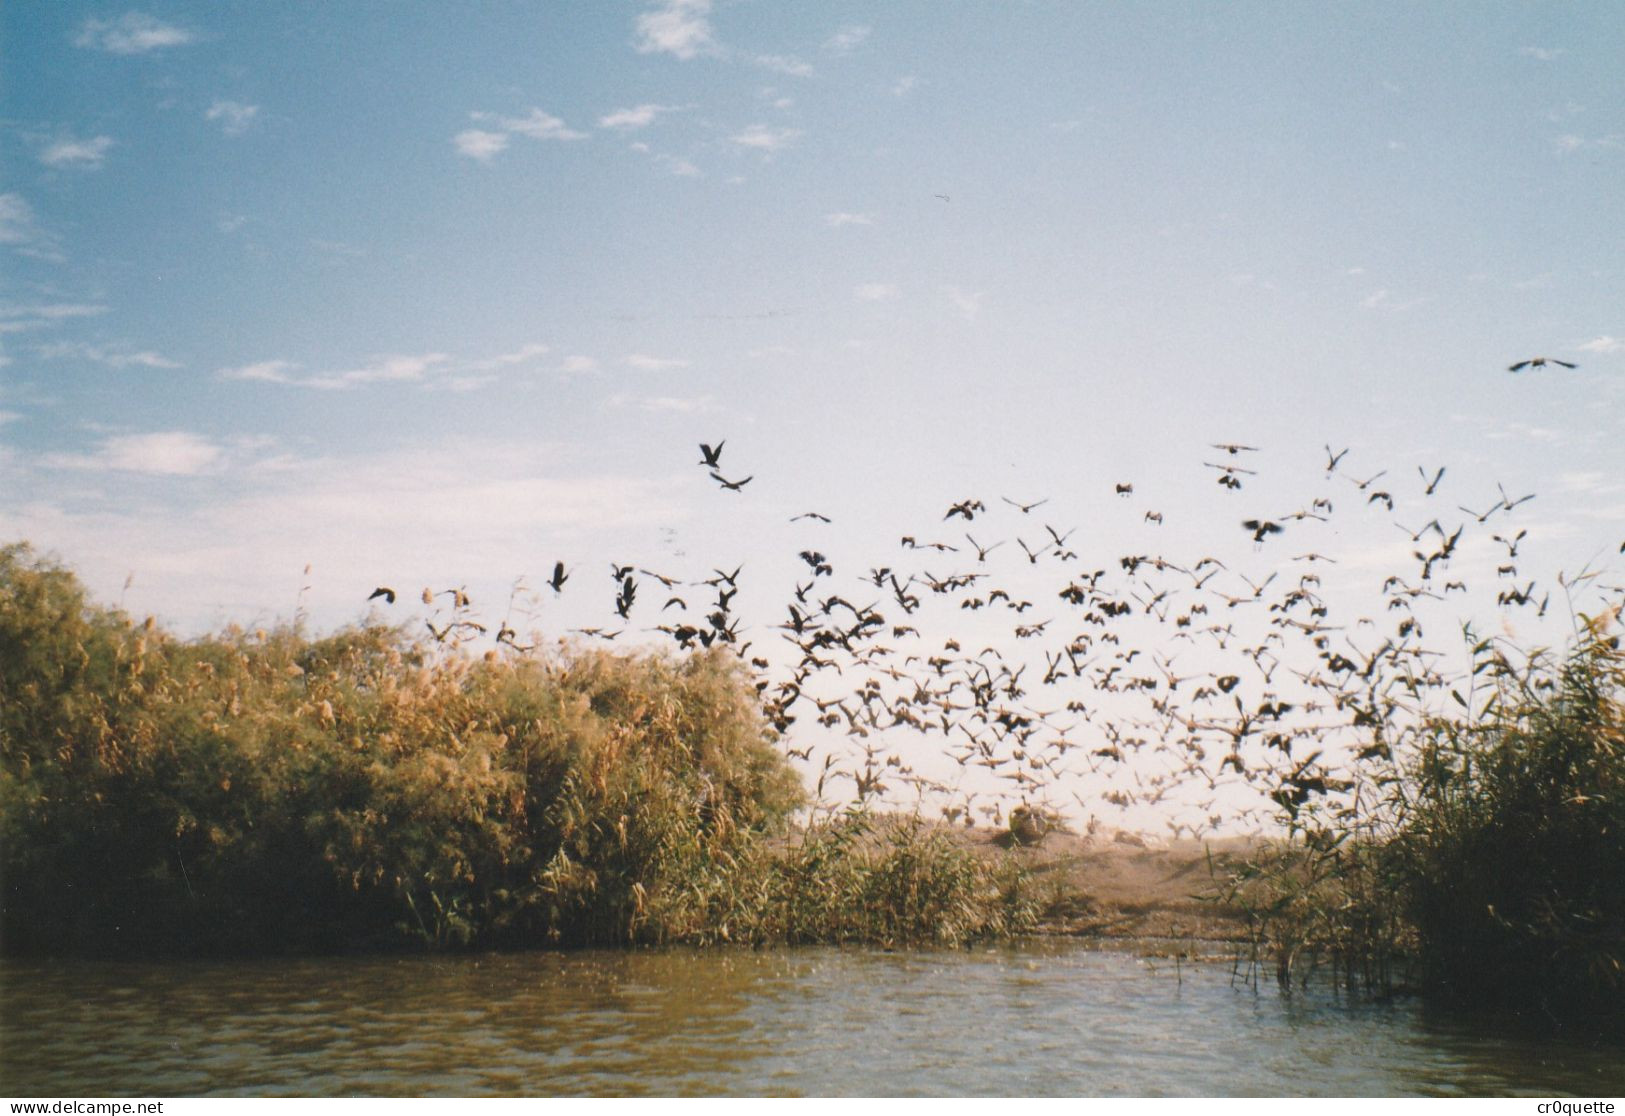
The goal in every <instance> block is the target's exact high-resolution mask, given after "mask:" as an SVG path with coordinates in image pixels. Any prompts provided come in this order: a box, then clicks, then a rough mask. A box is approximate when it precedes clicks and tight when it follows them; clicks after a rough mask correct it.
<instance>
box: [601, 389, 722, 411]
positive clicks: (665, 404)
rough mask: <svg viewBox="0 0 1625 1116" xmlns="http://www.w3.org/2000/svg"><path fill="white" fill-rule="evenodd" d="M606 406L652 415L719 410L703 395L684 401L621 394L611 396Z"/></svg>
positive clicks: (606, 401) (674, 398)
mask: <svg viewBox="0 0 1625 1116" xmlns="http://www.w3.org/2000/svg"><path fill="white" fill-rule="evenodd" d="M605 404H606V405H607V406H610V407H635V408H637V409H638V410H640V411H648V412H650V413H651V414H676V415H698V414H704V413H706V412H708V411H714V410H716V409H717V408H716V404H715V403H714V402H713V401H712V400H711V398H710V397H709V396H703V395H702V396H698V397H695V398H691V399H683V398H678V397H676V396H671V395H631V394H629V393H626V392H620V393H617V394H615V395H612V396H610V397H609V398H608V399H607V400H605Z"/></svg>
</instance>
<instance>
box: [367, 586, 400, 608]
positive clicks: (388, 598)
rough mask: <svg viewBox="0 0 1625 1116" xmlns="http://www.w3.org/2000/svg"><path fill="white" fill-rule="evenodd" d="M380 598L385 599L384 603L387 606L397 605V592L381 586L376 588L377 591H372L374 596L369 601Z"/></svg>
mask: <svg viewBox="0 0 1625 1116" xmlns="http://www.w3.org/2000/svg"><path fill="white" fill-rule="evenodd" d="M379 597H382V598H384V603H385V604H394V603H395V590H393V589H387V588H385V587H384V586H382V585H380V586H379V587H378V588H376V589H374V590H373V591H372V595H371V596H369V597H368V598H367V599H368V600H369V601H376V600H377V599H378V598H379Z"/></svg>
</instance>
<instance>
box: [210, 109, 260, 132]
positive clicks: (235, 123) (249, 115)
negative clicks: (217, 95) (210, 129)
mask: <svg viewBox="0 0 1625 1116" xmlns="http://www.w3.org/2000/svg"><path fill="white" fill-rule="evenodd" d="M259 112H260V106H258V105H245V104H243V103H242V102H241V101H216V102H215V103H214V104H212V105H210V106H209V111H208V112H206V113H204V114H203V118H204V119H205V120H218V121H219V122H220V130H221V131H222V132H224V133H225V134H226V135H228V136H240V135H242V134H243V133H244V132H246V131H248V129H249V127H250V126H251V125H252V124H253V123H254V118H255V117H256V116H258V115H259Z"/></svg>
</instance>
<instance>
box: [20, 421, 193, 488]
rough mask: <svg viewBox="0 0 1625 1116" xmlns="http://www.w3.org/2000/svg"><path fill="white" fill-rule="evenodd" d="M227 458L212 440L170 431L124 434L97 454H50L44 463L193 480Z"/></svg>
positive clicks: (49, 465)
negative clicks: (190, 478)
mask: <svg viewBox="0 0 1625 1116" xmlns="http://www.w3.org/2000/svg"><path fill="white" fill-rule="evenodd" d="M224 458H225V450H224V449H223V448H222V447H221V446H219V445H218V444H216V443H214V442H212V441H210V440H209V439H207V438H204V437H201V436H200V435H197V434H189V433H187V432H186V431H183V430H171V431H165V432H163V433H157V434H121V435H118V436H116V437H112V438H107V439H104V440H103V441H102V444H101V448H100V449H98V450H97V451H96V452H95V453H92V454H83V455H81V454H48V455H47V456H46V457H45V458H44V463H45V464H46V465H47V466H48V467H51V468H57V469H87V470H94V471H107V470H111V471H114V472H121V473H147V474H149V475H152V476H164V477H192V476H198V475H200V474H202V473H207V472H212V471H214V470H216V469H217V468H219V467H220V466H221V465H222V464H223V463H224Z"/></svg>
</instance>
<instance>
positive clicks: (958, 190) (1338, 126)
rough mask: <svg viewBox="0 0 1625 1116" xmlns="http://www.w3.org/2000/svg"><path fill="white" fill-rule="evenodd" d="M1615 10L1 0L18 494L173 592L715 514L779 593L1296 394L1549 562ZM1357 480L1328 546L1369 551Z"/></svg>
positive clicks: (1292, 431) (1578, 548)
mask: <svg viewBox="0 0 1625 1116" xmlns="http://www.w3.org/2000/svg"><path fill="white" fill-rule="evenodd" d="M1621 43H1625V8H1622V7H1621V6H1620V5H1617V4H1611V3H1558V4H1543V5H1526V4H1494V3H1489V4H1476V5H1472V6H1470V7H1468V6H1460V5H1454V6H1452V5H1435V6H1425V7H1419V6H1417V5H1413V4H1408V3H1404V4H1402V3H1395V4H1380V3H1364V4H1359V5H1344V6H1340V7H1327V6H1324V5H1296V4H1232V5H1222V6H1221V5H1201V4H1155V5H1151V4H1140V5H1125V4H1118V5H1105V4H1092V5H1085V4H1060V3H1056V4H1042V3H1032V4H974V3H964V4H954V5H944V4H935V3H888V4H883V5H866V4H855V3H824V4H799V5H796V4H782V3H771V2H767V0H748V2H727V0H715V2H714V3H713V2H706V0H665V2H663V3H655V4H641V3H629V4H613V3H603V4H553V5H537V4H529V3H496V2H491V3H484V4H480V5H449V4H447V5H427V4H419V5H402V4H398V3H387V4H386V3H362V2H355V3H346V4H336V5H276V4H263V3H259V4H250V3H207V4H205V3H162V4H144V5H141V6H138V7H135V8H126V7H121V6H111V7H110V6H106V5H101V4H89V3H77V2H61V3H50V4H45V3H32V4H9V5H6V6H5V7H4V8H3V9H0V51H3V54H4V66H3V68H0V110H3V118H0V119H3V127H0V175H3V181H0V252H3V253H4V256H3V259H4V266H3V268H0V275H3V286H0V343H3V346H4V348H3V350H0V353H3V356H0V360H3V363H0V537H3V538H6V539H21V538H26V539H28V540H30V541H32V542H33V543H34V544H35V545H36V546H38V547H40V548H42V549H44V550H47V551H51V552H55V553H57V554H59V555H60V556H61V557H62V558H63V559H64V560H66V561H67V562H69V563H70V564H72V565H74V566H75V567H76V568H78V569H79V570H80V571H81V572H82V574H83V575H84V576H85V577H86V579H87V580H88V581H89V583H90V584H91V586H92V588H93V589H94V591H95V592H96V593H97V594H98V596H100V597H101V598H102V599H104V600H109V601H121V602H122V603H123V604H124V605H125V606H126V607H128V608H129V609H131V610H132V611H134V612H137V613H154V614H157V615H158V616H160V617H161V618H163V619H165V620H166V621H168V622H170V623H172V624H174V625H176V626H178V627H179V628H181V629H182V630H185V631H200V630H207V629H210V628H214V627H217V626H219V625H221V624H224V623H227V622H240V623H263V622H266V621H267V620H274V619H276V618H278V617H283V618H285V617H287V616H288V615H290V614H291V613H292V612H293V611H294V610H295V609H296V608H298V609H301V610H303V611H304V613H305V614H306V615H307V616H308V617H309V619H310V620H311V621H312V622H313V623H315V624H316V625H317V626H318V627H323V628H328V627H332V626H336V625H338V624H342V623H345V622H348V621H353V620H355V619H357V618H359V617H360V616H362V615H364V613H365V610H366V606H365V604H364V598H365V595H366V593H367V592H370V590H371V589H372V588H373V586H374V585H377V584H391V585H397V586H409V587H411V589H410V592H409V593H408V594H407V595H408V596H413V597H415V593H416V588H417V587H418V586H421V585H432V586H436V587H444V586H446V585H466V586H468V587H469V589H470V591H471V592H472V593H473V594H474V595H475V597H476V599H477V601H506V600H507V599H508V597H509V593H510V589H511V587H512V586H513V584H514V583H515V581H516V579H520V578H526V579H528V582H529V584H531V585H538V584H540V583H541V582H542V581H544V580H545V578H546V576H547V574H548V573H549V572H550V570H551V567H552V564H553V562H554V561H556V560H566V561H567V562H569V564H570V565H571V566H572V567H576V566H578V565H579V566H580V567H582V568H594V569H596V568H597V567H599V566H600V565H602V566H603V567H604V568H606V569H607V563H608V562H609V561H611V560H615V561H623V560H631V561H637V562H640V563H643V564H646V565H650V566H654V567H656V568H661V567H662V566H664V567H665V568H668V569H671V570H673V571H675V572H679V573H680V574H681V575H682V576H685V577H687V576H703V575H705V574H708V573H709V571H710V570H711V569H712V568H714V567H716V566H726V567H727V568H729V569H731V568H732V567H733V566H734V565H737V564H738V563H739V562H741V561H744V562H746V563H747V564H749V566H750V569H751V571H752V577H753V579H754V580H753V581H752V583H751V592H750V593H747V594H745V595H744V596H743V597H742V600H743V601H746V602H748V601H750V600H751V593H754V594H757V604H756V605H755V606H753V607H757V608H759V609H761V610H762V615H763V616H764V617H765V616H766V615H768V614H772V615H773V616H775V617H776V616H777V615H778V612H777V610H778V608H779V603H778V602H779V601H780V600H781V599H782V598H783V595H784V592H785V590H786V588H787V587H788V586H789V584H790V583H791V579H792V578H793V577H794V576H795V572H796V565H797V560H796V558H795V553H796V551H797V549H799V548H800V547H802V546H805V545H808V539H809V538H812V539H813V540H814V541H815V542H817V543H818V544H819V545H821V546H823V547H824V548H825V549H828V550H830V551H831V552H832V553H835V552H839V553H840V554H841V555H842V556H843V557H846V556H850V563H851V565H852V566H853V567H855V570H861V569H864V568H868V567H870V566H874V565H878V564H880V563H881V562H882V561H887V560H890V556H894V552H895V547H896V538H897V536H898V535H900V534H902V533H907V532H909V531H910V530H914V529H919V530H922V531H929V530H932V529H934V528H935V527H936V526H937V525H938V524H940V523H941V520H940V516H941V512H942V509H944V508H945V507H946V506H947V505H948V504H949V503H951V502H953V501H956V500H960V499H964V498H967V497H970V496H980V497H981V498H983V499H984V500H987V501H989V502H995V503H996V502H997V500H998V498H999V497H1000V496H1002V495H1010V496H1013V497H1018V498H1019V499H1021V500H1034V499H1039V498H1041V497H1049V498H1050V499H1051V500H1052V501H1053V503H1052V504H1051V505H1050V506H1049V507H1048V508H1047V509H1046V510H1047V511H1048V512H1049V513H1051V514H1052V515H1053V516H1055V517H1057V518H1064V519H1065V520H1066V521H1067V523H1068V524H1082V525H1084V526H1085V531H1084V534H1085V535H1087V536H1089V537H1090V539H1091V543H1092V545H1096V546H1098V548H1099V551H1100V553H1101V554H1103V555H1113V554H1116V553H1117V552H1118V550H1120V549H1121V547H1123V546H1134V545H1139V543H1138V542H1137V541H1136V540H1138V539H1142V538H1144V537H1146V534H1147V532H1149V531H1151V530H1152V525H1150V524H1149V523H1148V521H1146V520H1145V519H1144V518H1143V514H1142V513H1144V512H1145V511H1148V510H1153V509H1156V510H1162V511H1164V512H1165V513H1166V520H1165V528H1164V529H1165V530H1167V531H1169V532H1173V531H1176V530H1184V531H1186V532H1187V534H1186V536H1185V537H1186V539H1187V540H1188V545H1190V546H1200V545H1204V544H1203V543H1202V542H1201V541H1199V540H1201V539H1202V538H1203V532H1207V531H1212V530H1216V529H1222V530H1227V531H1229V532H1231V533H1232V534H1237V535H1238V536H1239V531H1238V529H1237V528H1236V527H1235V525H1234V522H1233V520H1235V519H1236V518H1238V517H1239V515H1238V511H1241V512H1245V513H1246V514H1266V515H1270V514H1273V515H1280V514H1285V513H1286V512H1288V511H1290V510H1291V509H1292V508H1293V507H1295V506H1302V504H1304V503H1307V502H1308V500H1309V499H1310V498H1311V497H1312V496H1313V495H1314V494H1315V493H1316V492H1317V491H1319V489H1317V486H1320V487H1321V488H1324V487H1325V485H1326V484H1327V483H1328V482H1327V480H1326V478H1324V476H1323V472H1324V470H1323V466H1324V462H1325V457H1326V454H1325V452H1324V450H1323V448H1322V447H1323V446H1326V445H1328V444H1330V445H1332V446H1334V447H1336V448H1343V447H1345V446H1347V447H1351V448H1352V450H1353V452H1352V454H1351V456H1350V458H1349V459H1348V460H1349V467H1350V468H1351V469H1352V470H1353V471H1354V472H1356V473H1360V472H1361V470H1364V472H1365V473H1374V472H1376V471H1377V470H1379V469H1384V468H1387V469H1390V470H1391V471H1392V474H1393V476H1395V477H1396V478H1397V477H1401V476H1403V477H1413V476H1414V474H1415V471H1416V468H1417V467H1418V466H1424V465H1425V466H1427V467H1428V468H1429V469H1430V470H1431V469H1432V468H1434V467H1437V466H1439V465H1446V466H1448V467H1449V469H1450V480H1449V482H1448V483H1449V485H1450V486H1451V491H1450V492H1449V493H1448V495H1449V496H1450V497H1451V500H1450V503H1451V505H1453V506H1454V505H1458V504H1459V505H1461V506H1476V505H1478V504H1485V503H1487V502H1492V501H1493V499H1494V498H1495V497H1496V493H1497V489H1496V484H1498V483H1500V484H1504V485H1505V486H1506V487H1507V489H1508V490H1509V491H1510V490H1514V489H1516V490H1517V491H1516V492H1515V493H1514V494H1515V495H1516V494H1521V493H1522V492H1523V491H1535V492H1538V493H1539V499H1538V501H1536V502H1534V503H1532V504H1531V505H1529V506H1528V507H1527V508H1524V509H1520V514H1523V515H1525V516H1526V519H1527V526H1528V527H1529V529H1530V539H1531V542H1530V545H1531V546H1533V547H1535V548H1537V549H1536V551H1535V553H1536V554H1537V555H1538V556H1539V557H1540V558H1541V560H1542V561H1543V562H1544V563H1546V565H1547V566H1548V567H1549V568H1550V569H1552V570H1554V571H1555V570H1557V569H1568V570H1571V571H1572V570H1575V569H1578V568H1580V567H1581V566H1583V565H1584V564H1585V563H1587V562H1589V561H1594V560H1597V559H1598V557H1599V555H1600V556H1602V557H1603V558H1606V557H1607V556H1608V555H1611V554H1613V553H1614V550H1615V548H1616V547H1617V546H1618V544H1619V542H1620V539H1621V538H1625V448H1622V447H1625V386H1622V385H1625V193H1622V192H1621V190H1620V187H1619V183H1620V181H1621V180H1622V178H1625V173H1622V172H1625V66H1621V64H1620V62H1621V54H1620V44H1621ZM1536 355H1545V356H1550V357H1555V358H1559V359H1563V360H1567V361H1570V362H1573V363H1576V364H1578V365H1579V368H1578V369H1576V370H1574V371H1568V370H1564V369H1561V368H1547V369H1544V370H1540V371H1537V372H1531V373H1526V374H1522V375H1512V374H1510V373H1508V372H1507V371H1506V369H1507V366H1508V365H1509V364H1511V363H1512V362H1513V361H1515V360H1519V359H1523V358H1526V357H1531V356H1536ZM719 439H727V443H728V444H727V448H726V451H725V454H724V457H723V469H722V471H723V472H724V473H725V474H726V475H727V476H729V477H730V478H738V477H743V476H747V475H748V476H752V477H753V478H754V479H753V480H752V482H751V483H750V485H749V486H747V487H746V488H745V489H744V490H743V491H741V492H737V493H735V492H727V491H723V490H721V489H719V488H718V486H717V485H716V484H714V483H713V482H712V481H710V480H709V479H708V477H707V476H706V471H705V470H704V469H701V468H699V467H697V465H696V462H697V461H698V453H697V449H696V446H697V444H698V443H699V442H701V441H705V442H712V443H714V442H716V441H717V440H719ZM1225 441H1236V442H1243V443H1247V444H1250V445H1255V446H1259V447H1261V452H1260V453H1259V454H1258V455H1256V457H1254V458H1250V459H1249V460H1250V462H1251V463H1252V464H1253V465H1254V466H1255V467H1257V468H1258V469H1259V471H1260V474H1261V475H1260V477H1259V478H1258V479H1257V480H1254V481H1252V482H1251V485H1252V487H1250V488H1249V489H1248V492H1247V496H1246V500H1245V502H1244V504H1237V503H1231V504H1222V503H1218V502H1217V498H1218V497H1220V496H1226V495H1229V494H1226V493H1223V492H1220V491H1218V490H1216V489H1214V488H1213V486H1212V485H1211V481H1212V480H1213V479H1214V474H1212V473H1210V472H1205V471H1204V468H1203V463H1204V461H1211V460H1212V454H1213V451H1212V450H1211V449H1209V448H1208V446H1209V443H1213V442H1225ZM1362 475H1363V474H1362ZM1335 479H1336V478H1333V481H1335ZM1122 481H1133V483H1134V484H1135V486H1136V492H1137V494H1138V495H1137V496H1136V498H1135V499H1134V500H1133V501H1120V500H1118V499H1117V498H1116V497H1115V495H1114V494H1113V485H1114V484H1115V483H1118V482H1122ZM1407 483H1409V482H1407ZM1410 487H1419V486H1418V485H1415V484H1411V485H1410ZM1338 491H1339V492H1340V493H1341V494H1343V495H1344V496H1345V497H1347V498H1349V499H1352V498H1353V497H1354V496H1355V495H1357V494H1356V493H1354V491H1353V490H1352V489H1349V488H1347V487H1341V488H1339V489H1338ZM1234 495H1235V496H1237V497H1240V496H1241V495H1242V494H1240V493H1236V494H1234ZM1395 496H1396V498H1397V499H1399V501H1400V508H1399V509H1398V511H1397V512H1396V515H1395V516H1394V517H1367V519H1366V520H1361V521H1360V523H1359V524H1354V523H1350V524H1347V525H1343V526H1339V527H1338V528H1337V531H1338V542H1339V544H1340V545H1342V546H1343V547H1344V548H1345V550H1348V549H1350V548H1352V549H1353V551H1355V552H1356V553H1366V554H1375V555H1384V554H1388V553H1389V552H1391V551H1393V550H1395V549H1396V548H1397V549H1398V550H1399V552H1400V553H1401V554H1403V551H1404V549H1405V546H1404V545H1403V544H1404V543H1405V540H1404V539H1403V538H1399V537H1398V536H1397V535H1396V533H1395V531H1394V529H1393V527H1392V524H1391V523H1390V522H1388V520H1389V519H1390V518H1393V519H1399V520H1403V519H1404V512H1405V511H1406V510H1407V508H1406V502H1407V501H1411V502H1412V504H1413V505H1414V507H1413V510H1420V504H1419V503H1417V501H1419V500H1420V496H1419V494H1418V493H1411V492H1409V489H1408V488H1407V490H1406V492H1405V493H1401V492H1398V491H1396V492H1395ZM1272 500H1273V501H1274V503H1273V504H1272V503H1271V502H1270V501H1272ZM814 509H816V510H819V511H821V512H824V513H826V514H829V515H831V516H832V517H834V518H835V519H836V520H837V523H836V524H835V525H832V527H831V529H830V531H829V532H828V533H827V534H825V535H823V536H816V535H809V534H808V531H809V530H810V529H811V526H812V525H809V524H808V523H807V522H805V521H803V522H802V523H800V524H795V525H792V524H790V523H789V522H788V520H789V517H790V516H792V515H795V514H798V513H800V512H805V511H808V510H814ZM1006 510H1007V511H1008V509H1006ZM1011 514H1012V515H1015V514H1018V513H1014V512H1011ZM1422 518H1423V519H1425V518H1426V517H1425V516H1423V517H1422ZM1019 525H1020V524H1019V523H1018V522H1017V521H1011V522H1010V523H1009V524H1006V526H1008V527H1010V528H1011V529H1010V530H1007V531H1005V530H1002V529H1001V528H999V527H990V528H989V531H991V532H993V533H997V534H999V537H1001V538H1010V539H1013V538H1014V537H1015V534H1016V532H1015V530H1014V527H1016V526H1019ZM1215 525H1218V526H1215ZM1029 533H1030V532H1029ZM1081 537H1082V536H1080V538H1081ZM1155 537H1156V538H1158V539H1164V538H1167V537H1169V536H1167V535H1157V536H1155ZM1396 539H1397V541H1396ZM984 541H986V540H984ZM1028 541H1031V540H1028ZM1238 541H1239V542H1240V543H1242V544H1246V543H1247V541H1248V540H1246V539H1245V538H1235V539H1230V540H1229V542H1230V543H1235V542H1238ZM1159 545H1160V543H1159ZM1485 546H1486V547H1487V546H1489V543H1488V540H1485ZM1014 549H1015V548H1014V547H1013V546H1011V547H1010V548H1009V551H1007V552H1006V553H1010V552H1013V551H1014ZM1485 553H1486V554H1487V553H1488V552H1487V551H1486V552H1485ZM1108 560H1109V559H1108ZM1487 560H1488V559H1487V558H1485V561H1487ZM307 566H308V567H309V573H308V574H306V573H305V569H306V567H307ZM854 572H855V571H854ZM938 572H941V571H938ZM593 576H596V575H593ZM578 584H579V582H578ZM600 588H601V589H602V590H603V591H602V592H600V593H599V594H598V596H597V597H594V598H592V599H591V600H590V601H589V600H588V599H587V598H586V596H585V594H583V595H582V596H580V597H576V598H573V599H572V598H568V595H567V597H566V598H561V599H560V600H558V601H553V600H551V599H548V600H547V601H546V602H545V605H546V607H545V609H544V611H542V612H541V613H539V614H537V615H538V616H539V619H538V621H537V622H538V624H539V626H541V627H542V628H543V629H544V630H545V631H546V632H547V633H548V634H550V635H553V634H559V633H560V629H562V628H564V627H567V626H569V625H581V624H591V623H599V622H602V621H603V620H604V619H605V616H604V615H603V614H604V613H605V611H606V607H607V602H608V600H609V599H610V598H611V597H612V595H613V587H612V586H610V585H609V581H608V579H607V578H606V579H604V585H603V586H602V587H600ZM599 598H602V599H599ZM493 607H495V606H493ZM655 622H656V621H654V620H653V619H650V620H649V621H648V623H650V624H653V623H655ZM758 627H759V630H760V625H758Z"/></svg>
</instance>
